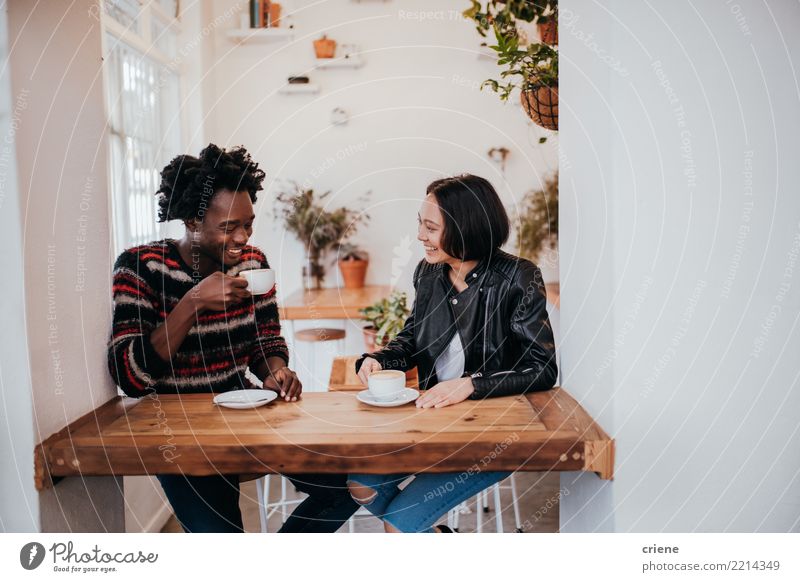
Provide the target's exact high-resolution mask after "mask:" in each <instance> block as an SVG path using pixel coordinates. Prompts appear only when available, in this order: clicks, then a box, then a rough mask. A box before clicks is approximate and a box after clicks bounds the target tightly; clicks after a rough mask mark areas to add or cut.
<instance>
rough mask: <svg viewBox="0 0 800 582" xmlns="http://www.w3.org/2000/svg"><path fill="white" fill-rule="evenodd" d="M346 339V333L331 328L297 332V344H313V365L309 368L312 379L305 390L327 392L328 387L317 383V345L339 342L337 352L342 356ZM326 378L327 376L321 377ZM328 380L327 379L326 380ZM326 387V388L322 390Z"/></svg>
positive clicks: (295, 337)
mask: <svg viewBox="0 0 800 582" xmlns="http://www.w3.org/2000/svg"><path fill="white" fill-rule="evenodd" d="M344 338H345V331H344V330H343V329H336V328H330V327H312V328H310V329H301V330H300V331H297V332H295V334H294V341H295V342H308V343H311V344H312V345H311V365H310V366H309V376H310V378H311V385H310V386H306V385H304V386H303V390H305V391H307V392H324V391H326V390H327V385H326V384H323V383H322V382H318V381H317V375H316V372H317V371H316V363H317V357H316V344H317V343H320V342H337V346H336V347H337V348H338V349H337V352H338V353H339V354H341V353H342V352H343V351H344ZM321 377H325V376H321ZM325 379H326V380H327V378H325ZM322 386H324V388H320V387H322Z"/></svg>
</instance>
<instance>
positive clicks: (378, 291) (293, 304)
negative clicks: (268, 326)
mask: <svg viewBox="0 0 800 582" xmlns="http://www.w3.org/2000/svg"><path fill="white" fill-rule="evenodd" d="M391 293H392V288H391V287H390V286H389V285H367V286H366V287H363V288H361V289H345V288H344V287H334V288H327V289H313V290H311V291H302V290H301V291H297V292H295V293H292V294H291V295H290V296H289V297H287V298H286V299H285V300H284V301H282V302H281V301H279V302H278V306H279V309H280V317H281V319H282V320H288V321H292V320H295V319H362V316H361V314H360V313H359V312H358V310H359V309H363V308H364V307H369V306H370V305H372V304H373V303H375V302H377V301H380V300H381V299H383V298H385V297H389V295H390V294H391Z"/></svg>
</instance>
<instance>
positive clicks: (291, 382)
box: [264, 366, 303, 402]
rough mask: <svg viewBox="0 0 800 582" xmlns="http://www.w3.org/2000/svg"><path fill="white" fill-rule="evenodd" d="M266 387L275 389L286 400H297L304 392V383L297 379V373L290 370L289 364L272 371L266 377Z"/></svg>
mask: <svg viewBox="0 0 800 582" xmlns="http://www.w3.org/2000/svg"><path fill="white" fill-rule="evenodd" d="M264 388H266V389H267V390H274V391H275V392H277V393H278V394H280V395H281V398H283V399H284V400H286V402H296V401H297V399H298V398H300V394H301V393H302V392H303V384H302V383H301V382H300V380H298V379H297V374H295V373H294V372H293V371H292V370H290V369H289V368H288V366H284V367H283V368H278V369H277V370H273V371H271V372H270V373H269V375H268V376H267V377H266V378H264Z"/></svg>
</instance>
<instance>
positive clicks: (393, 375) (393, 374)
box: [367, 370, 406, 402]
mask: <svg viewBox="0 0 800 582" xmlns="http://www.w3.org/2000/svg"><path fill="white" fill-rule="evenodd" d="M367 382H368V385H369V393H370V395H371V396H372V397H373V398H374V399H375V400H379V401H381V402H388V401H389V400H395V399H397V398H400V396H401V395H402V394H403V390H405V388H406V375H405V372H401V371H399V370H379V371H377V372H372V374H370V375H369V376H368V377H367Z"/></svg>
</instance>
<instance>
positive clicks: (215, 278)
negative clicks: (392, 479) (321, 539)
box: [108, 144, 357, 532]
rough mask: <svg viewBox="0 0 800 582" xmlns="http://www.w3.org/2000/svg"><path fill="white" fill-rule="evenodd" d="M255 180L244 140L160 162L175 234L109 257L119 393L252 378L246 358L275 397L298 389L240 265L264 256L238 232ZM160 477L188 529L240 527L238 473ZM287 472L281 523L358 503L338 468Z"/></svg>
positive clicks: (320, 528)
mask: <svg viewBox="0 0 800 582" xmlns="http://www.w3.org/2000/svg"><path fill="white" fill-rule="evenodd" d="M263 180H264V172H263V171H262V170H260V169H259V168H258V164H257V163H255V162H253V161H252V159H251V157H250V154H248V153H247V151H246V150H245V149H244V148H235V149H232V150H230V151H225V150H223V149H221V148H219V147H217V146H216V145H214V144H210V145H209V146H208V147H206V148H205V149H204V150H203V151H201V152H200V156H199V157H194V156H189V155H183V156H178V157H176V158H175V159H173V160H172V161H171V162H170V163H169V164H168V165H167V166H166V167H165V168H164V170H163V171H162V172H161V186H160V188H159V190H158V192H157V195H158V196H159V199H158V206H159V213H158V215H159V220H160V221H161V222H164V221H168V220H180V221H182V222H183V224H184V226H185V231H184V235H183V237H182V238H181V239H179V240H173V239H165V240H161V241H157V242H153V243H150V244H146V245H142V246H139V247H135V248H132V249H129V250H127V251H125V252H123V253H122V254H121V255H120V257H119V258H118V259H117V262H116V264H115V265H114V283H113V291H114V318H113V329H112V333H111V340H110V342H109V346H108V363H109V370H110V372H111V375H112V377H113V378H114V380H115V382H116V383H117V384H118V385H119V386H120V388H122V390H123V391H124V392H125V393H126V394H127V395H128V396H133V397H137V398H138V397H142V396H145V395H147V394H151V393H153V392H155V393H157V394H189V393H198V392H206V393H219V392H227V391H231V390H239V389H243V388H254V387H255V386H253V384H252V383H251V381H250V380H249V379H248V377H247V372H248V370H249V371H250V372H252V373H253V374H254V375H255V376H256V377H257V378H258V379H259V380H260V381H261V382H262V384H263V387H264V388H265V389H268V390H274V391H275V392H278V393H279V395H280V397H281V398H282V399H284V400H285V401H295V400H297V399H298V398H300V394H301V392H302V385H301V383H300V381H299V380H298V379H297V375H296V374H295V373H294V372H293V371H292V370H291V369H290V368H289V367H288V362H289V352H288V349H287V346H286V342H285V341H284V339H283V337H281V334H280V328H281V326H280V321H279V320H278V306H277V303H276V300H275V290H274V289H272V290H271V291H270V292H268V293H267V294H265V295H259V296H252V295H251V294H250V292H249V291H248V289H247V280H246V279H244V278H243V277H241V276H239V273H241V272H242V271H246V270H249V269H268V268H269V264H268V262H267V259H266V257H265V256H264V253H262V252H261V251H260V250H259V249H257V248H256V247H253V246H250V245H248V244H247V242H248V240H249V238H250V235H251V234H252V232H253V221H254V220H255V214H254V212H253V203H254V202H255V201H256V192H258V191H259V190H262V186H261V183H262V181H263ZM158 479H159V481H160V483H161V486H162V487H163V489H164V492H165V493H166V495H167V498H168V499H169V501H170V503H171V504H172V507H173V509H174V511H175V514H176V516H177V518H178V520H179V521H180V522H181V525H182V526H183V528H184V529H185V530H186V531H190V532H201V531H202V532H225V531H234V532H235V531H242V517H241V513H240V511H239V476H238V475H222V474H220V475H215V476H210V477H192V476H184V475H159V476H158ZM292 481H293V482H294V484H295V486H296V487H297V488H298V489H299V490H301V491H303V492H306V493H308V494H309V498H308V499H306V500H305V501H304V502H303V503H302V504H300V505H299V506H298V507H297V509H296V510H295V512H294V513H293V514H292V516H291V517H290V518H289V519H288V520H287V522H286V523H285V524H284V527H283V528H282V530H281V531H304V532H326V531H336V529H338V528H339V526H340V525H341V524H342V523H344V522H345V521H346V520H347V519H348V518H349V517H350V515H352V514H353V512H355V510H356V508H357V506H356V505H355V503H353V502H352V500H351V499H350V496H349V495H348V494H347V493H346V491H347V490H346V486H345V476H344V475H303V476H302V477H297V478H292Z"/></svg>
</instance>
